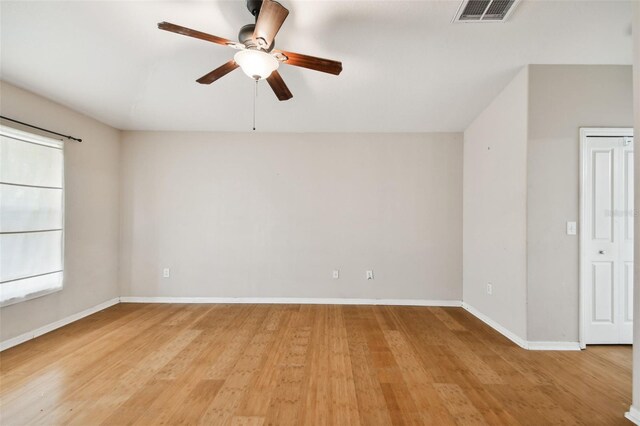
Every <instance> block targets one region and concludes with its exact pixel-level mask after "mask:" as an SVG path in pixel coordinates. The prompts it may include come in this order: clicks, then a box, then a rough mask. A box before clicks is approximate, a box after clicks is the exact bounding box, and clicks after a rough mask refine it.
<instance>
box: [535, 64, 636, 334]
mask: <svg viewBox="0 0 640 426" xmlns="http://www.w3.org/2000/svg"><path fill="white" fill-rule="evenodd" d="M632 126H633V90H632V75H631V67H630V66H624V65H622V66H616V65H611V66H609V65H531V66H530V67H529V126H528V129H529V130H528V133H529V135H528V151H527V165H528V166H527V170H528V172H527V289H528V290H527V291H528V294H527V309H528V318H527V327H528V330H527V334H528V339H529V340H532V341H561V342H577V341H578V340H579V334H578V323H579V321H578V319H579V259H580V257H579V255H580V253H579V239H578V236H577V235H574V236H570V235H567V234H566V222H567V221H576V222H578V221H579V219H580V211H579V207H580V204H579V203H580V191H579V188H580V170H579V163H580V135H579V133H580V127H632ZM639 170H640V169H639Z"/></svg>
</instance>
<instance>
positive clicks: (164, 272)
mask: <svg viewBox="0 0 640 426" xmlns="http://www.w3.org/2000/svg"><path fill="white" fill-rule="evenodd" d="M170 276H171V271H170V270H169V268H164V269H163V270H162V277H163V278H169V277H170Z"/></svg>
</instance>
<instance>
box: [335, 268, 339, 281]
mask: <svg viewBox="0 0 640 426" xmlns="http://www.w3.org/2000/svg"><path fill="white" fill-rule="evenodd" d="M338 278H340V271H339V270H337V269H334V270H333V279H334V280H337V279H338Z"/></svg>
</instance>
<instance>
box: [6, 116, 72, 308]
mask: <svg viewBox="0 0 640 426" xmlns="http://www.w3.org/2000/svg"><path fill="white" fill-rule="evenodd" d="M63 186H64V155H63V144H62V142H61V141H58V140H55V139H49V138H45V137H42V136H37V135H33V134H31V133H27V132H22V131H19V130H15V129H12V128H9V127H5V126H0V306H6V305H10V304H13V303H17V302H21V301H23V300H26V299H31V298H34V297H38V296H42V295H45V294H48V293H51V292H54V291H58V290H61V289H62V277H63V265H64V260H63V256H64V251H63V247H64V230H63V228H64V226H63V224H64V189H63Z"/></svg>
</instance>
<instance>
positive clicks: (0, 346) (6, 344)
mask: <svg viewBox="0 0 640 426" xmlns="http://www.w3.org/2000/svg"><path fill="white" fill-rule="evenodd" d="M118 303H120V298H119V297H116V298H114V299H111V300H107V301H106V302H103V303H100V304H99V305H96V306H93V307H91V308H89V309H85V310H84V311H81V312H78V313H76V314H73V315H69V316H68V317H66V318H62V319H61V320H58V321H56V322H52V323H51V324H47V325H45V326H43V327H40V328H36V329H35V330H32V331H28V332H26V333H23V334H21V335H19V336H16V337H13V338H11V339H7V340H4V341H2V342H0V352H2V351H4V350H5V349H9V348H12V347H14V346H16V345H19V344H20V343H23V342H26V341H27V340H31V339H35V338H36V337H38V336H42V335H43V334H46V333H48V332H50V331H53V330H55V329H57V328H60V327H64V326H65V325H67V324H71V323H72V322H74V321H78V320H79V319H81V318H84V317H86V316H89V315H91V314H95V313H96V312H98V311H101V310H103V309H106V308H108V307H110V306H113V305H116V304H118Z"/></svg>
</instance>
